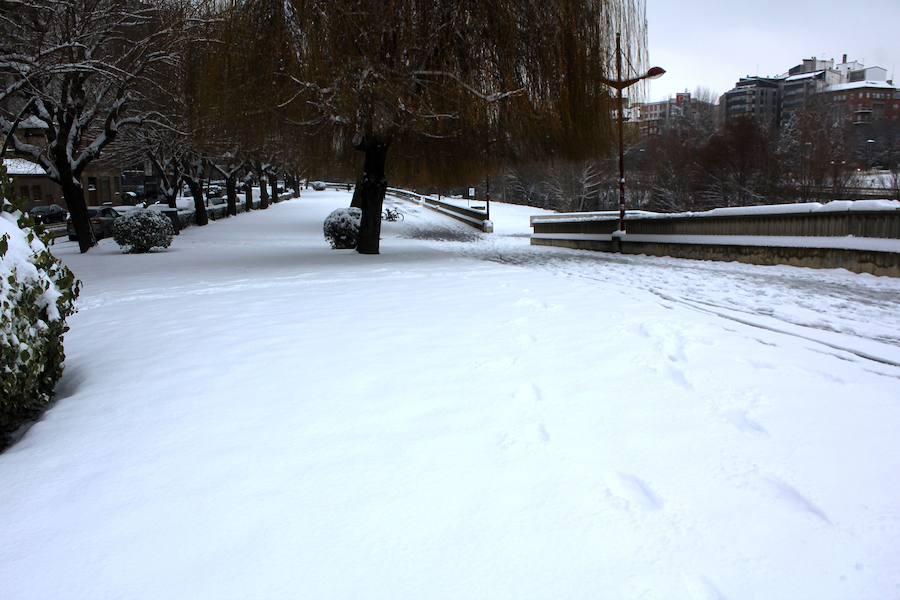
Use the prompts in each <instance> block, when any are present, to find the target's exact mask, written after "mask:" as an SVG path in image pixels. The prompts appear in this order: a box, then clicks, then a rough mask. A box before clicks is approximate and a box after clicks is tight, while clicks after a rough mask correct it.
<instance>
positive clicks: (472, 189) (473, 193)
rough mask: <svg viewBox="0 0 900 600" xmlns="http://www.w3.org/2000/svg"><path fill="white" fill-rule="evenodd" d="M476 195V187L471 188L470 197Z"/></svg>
mask: <svg viewBox="0 0 900 600" xmlns="http://www.w3.org/2000/svg"><path fill="white" fill-rule="evenodd" d="M474 197H475V188H469V198H474Z"/></svg>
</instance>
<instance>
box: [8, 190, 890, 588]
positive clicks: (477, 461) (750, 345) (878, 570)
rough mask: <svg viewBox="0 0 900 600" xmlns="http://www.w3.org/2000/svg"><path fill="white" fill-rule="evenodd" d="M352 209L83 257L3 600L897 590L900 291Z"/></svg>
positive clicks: (21, 463)
mask: <svg viewBox="0 0 900 600" xmlns="http://www.w3.org/2000/svg"><path fill="white" fill-rule="evenodd" d="M348 202H349V195H348V194H347V193H345V192H313V191H307V192H304V196H303V197H302V198H301V199H298V200H292V201H288V202H284V203H281V204H278V205H276V206H274V207H273V208H271V209H270V210H267V211H261V212H255V213H251V214H248V215H240V216H238V217H236V218H233V219H227V220H223V221H217V222H214V223H211V224H210V225H209V226H208V227H205V228H197V227H192V228H189V229H187V230H186V231H185V232H184V233H182V235H180V236H179V237H178V238H176V240H175V241H174V243H173V245H172V247H171V248H170V249H169V250H168V251H166V252H162V253H156V254H151V255H136V256H129V255H122V254H120V253H119V252H118V250H117V249H116V247H115V245H114V244H113V243H112V242H111V241H109V240H104V241H103V242H101V243H100V246H99V247H98V248H96V249H94V250H92V251H91V252H90V253H88V254H87V255H84V256H82V255H79V254H78V253H77V249H76V248H75V245H74V244H70V243H67V242H66V243H58V244H57V245H56V246H55V251H56V252H57V253H58V254H60V255H61V256H62V257H63V258H64V260H65V261H66V262H67V264H69V265H70V266H71V268H72V269H73V270H74V271H75V272H76V274H77V275H78V276H79V277H80V278H81V279H82V280H83V281H84V291H83V294H82V297H81V300H80V306H81V310H80V312H79V314H77V315H76V316H75V317H73V318H72V319H71V327H72V329H71V331H70V332H69V333H68V335H67V338H66V350H67V354H68V359H67V369H66V374H65V376H64V378H63V380H62V382H61V385H60V389H59V401H58V403H57V404H56V405H55V407H54V408H53V409H52V410H51V411H50V412H49V413H47V415H46V416H45V418H44V419H43V420H42V421H41V422H39V423H38V424H36V425H35V426H34V427H33V428H32V429H31V430H30V431H29V433H28V434H27V435H26V436H25V438H24V439H23V440H21V441H20V442H19V443H18V444H17V445H16V446H14V447H13V448H11V449H10V450H8V451H7V452H6V453H5V454H3V455H0V482H2V485H0V515H3V518H2V519H0V540H2V542H0V598H3V599H4V600H19V599H26V598H27V599H48V598H67V599H68V598H90V599H96V598H129V599H135V598H148V599H160V598H167V599H173V598H191V599H196V598H209V599H213V598H215V599H217V600H218V599H226V598H234V599H242V600H243V599H248V598H260V599H268V598H304V599H320V598H321V599H326V598H327V599H334V598H392V599H394V598H415V599H426V598H427V599H435V598H438V599H441V598H447V599H450V598H452V599H460V598H490V599H492V600H496V599H502V598H509V599H515V600H521V599H529V598H541V599H545V598H546V599H557V598H566V599H569V598H585V599H588V598H590V599H597V598H610V599H620V598H642V599H647V598H659V599H682V598H687V599H693V598H698V599H702V598H729V599H734V598H748V599H749V598H765V599H767V600H775V599H790V600H797V599H806V598H810V599H816V600H827V599H854V600H859V599H873V600H875V599H878V600H882V599H887V598H900V558H898V557H900V477H898V473H900V437H898V434H897V431H898V425H900V281H898V280H896V279H888V278H876V277H871V276H865V275H854V274H850V273H847V272H844V271H817V270H808V269H797V268H791V267H758V266H749V265H739V264H730V263H711V262H699V261H687V260H677V259H665V258H653V257H640V256H620V255H610V254H599V253H588V252H577V251H571V250H565V249H560V248H546V247H532V246H529V245H528V243H529V240H528V234H529V231H530V229H529V227H528V216H529V215H530V214H534V213H535V212H536V211H535V210H534V209H529V208H524V207H516V206H505V205H501V204H499V203H492V205H491V216H492V218H493V219H494V224H495V231H496V233H494V234H490V235H484V234H480V233H476V232H474V230H472V229H469V228H467V227H466V226H464V225H462V224H459V223H457V222H456V221H453V220H451V219H449V218H446V217H443V216H441V215H438V214H436V213H434V212H431V211H429V210H428V209H427V208H424V207H419V206H417V205H413V204H410V203H405V202H399V201H398V202H397V203H398V206H399V207H400V208H401V210H403V211H404V212H405V213H406V219H405V221H403V222H397V223H385V224H384V230H383V234H384V235H383V237H384V239H383V242H382V254H381V255H379V256H362V255H358V254H356V253H355V252H353V251H335V250H331V249H329V248H328V246H327V244H326V243H325V241H324V240H323V238H322V233H321V224H322V221H323V220H324V217H325V215H327V214H328V212H330V211H331V210H332V209H334V208H336V207H338V206H345V205H347V204H348Z"/></svg>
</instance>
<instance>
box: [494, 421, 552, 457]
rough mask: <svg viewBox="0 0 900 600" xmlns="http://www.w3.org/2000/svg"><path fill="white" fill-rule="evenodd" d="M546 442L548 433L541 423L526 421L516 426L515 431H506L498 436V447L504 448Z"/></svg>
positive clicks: (548, 436)
mask: <svg viewBox="0 0 900 600" xmlns="http://www.w3.org/2000/svg"><path fill="white" fill-rule="evenodd" d="M548 442H550V433H549V432H548V431H547V428H546V427H544V424H543V423H528V424H526V425H522V426H521V427H518V428H517V429H516V431H512V432H509V431H507V432H505V433H503V434H502V435H501V436H500V447H501V448H503V449H505V450H512V449H514V448H517V447H518V448H527V447H529V446H541V445H544V444H547V443H548Z"/></svg>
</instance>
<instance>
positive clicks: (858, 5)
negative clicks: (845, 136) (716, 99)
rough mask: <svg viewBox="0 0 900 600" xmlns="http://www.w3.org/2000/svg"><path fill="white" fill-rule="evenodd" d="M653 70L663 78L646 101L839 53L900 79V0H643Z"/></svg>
mask: <svg viewBox="0 0 900 600" xmlns="http://www.w3.org/2000/svg"><path fill="white" fill-rule="evenodd" d="M646 2H647V21H648V28H649V32H648V34H649V42H650V44H649V51H650V65H651V66H653V65H659V66H660V67H663V68H664V69H666V74H665V75H664V76H663V77H662V78H660V79H657V80H655V81H653V82H651V83H650V89H649V98H648V100H651V101H655V100H663V99H665V98H667V97H668V96H670V95H674V94H675V93H676V92H680V91H684V89H685V88H687V89H688V90H689V91H693V90H694V89H695V88H696V87H698V86H702V87H707V88H711V89H712V90H713V91H714V92H716V94H717V95H719V94H722V93H723V92H725V91H727V90H729V89H731V88H732V87H734V84H735V82H736V81H737V80H738V79H739V78H740V77H743V76H746V75H757V74H758V75H778V74H780V73H784V72H785V71H787V70H788V69H789V68H790V67H792V66H794V65H797V64H799V63H800V61H801V59H803V58H809V57H811V56H816V57H817V58H825V59H829V58H834V59H835V61H836V62H840V60H841V55H842V54H845V53H846V54H847V55H848V60H854V59H855V60H859V61H860V62H863V63H864V64H865V65H866V66H879V67H884V68H885V69H887V70H888V78H891V75H892V74H893V75H894V81H895V83H896V82H897V80H898V79H900V0H845V1H837V0H818V1H817V2H813V1H809V0H794V1H791V0H781V1H771V0H741V1H735V0H719V1H716V0H678V1H675V0H646Z"/></svg>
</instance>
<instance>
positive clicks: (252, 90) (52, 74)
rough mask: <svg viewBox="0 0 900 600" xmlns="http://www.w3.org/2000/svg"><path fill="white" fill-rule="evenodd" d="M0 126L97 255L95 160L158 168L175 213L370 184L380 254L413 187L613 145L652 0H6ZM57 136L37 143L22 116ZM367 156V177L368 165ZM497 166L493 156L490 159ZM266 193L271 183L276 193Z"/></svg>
mask: <svg viewBox="0 0 900 600" xmlns="http://www.w3.org/2000/svg"><path fill="white" fill-rule="evenodd" d="M0 7H2V13H0V27H2V29H0V133H2V134H3V135H4V136H5V137H6V139H7V141H8V143H9V145H10V146H11V147H12V148H13V149H14V150H15V151H16V152H18V153H20V154H22V155H25V156H28V157H30V158H32V159H33V160H34V161H35V162H38V163H39V164H40V165H41V166H42V167H44V169H45V170H46V171H47V173H48V175H49V176H50V178H51V179H53V180H54V181H56V182H57V183H59V185H60V186H61V187H62V189H63V193H64V196H65V200H66V203H67V204H68V207H69V211H70V213H71V215H72V219H73V223H74V225H75V228H76V231H77V232H78V235H79V239H80V243H81V249H82V251H87V250H88V249H89V248H90V247H91V246H92V245H93V244H94V240H93V237H92V234H91V229H90V224H89V222H88V219H87V211H86V207H85V201H84V191H83V189H82V188H81V174H82V173H83V172H84V169H85V168H86V167H87V166H88V165H89V164H91V163H92V162H94V161H96V160H99V159H100V157H101V154H103V156H104V159H106V160H111V159H112V160H114V161H115V162H118V163H120V164H123V163H127V162H129V161H134V162H138V161H142V160H143V159H149V160H150V161H151V162H152V164H153V165H154V168H155V169H156V170H157V172H158V173H159V175H160V179H161V181H162V190H163V193H164V195H165V196H166V198H167V199H168V200H169V202H174V195H175V193H176V190H177V189H179V188H180V186H181V185H182V183H185V184H187V186H188V187H189V188H190V189H191V190H192V192H193V195H194V198H195V204H196V208H197V212H198V215H200V216H199V218H200V220H201V224H202V222H203V215H204V214H205V212H204V209H203V202H202V191H201V186H200V181H201V180H202V179H203V178H208V177H210V175H211V174H212V173H215V174H216V177H217V178H222V179H224V180H225V182H226V188H227V193H228V202H229V208H230V209H232V212H233V211H234V209H235V207H236V202H237V188H238V187H239V185H240V184H241V183H244V182H246V180H247V179H249V178H251V177H252V178H257V179H260V180H261V181H265V179H266V178H267V177H270V176H271V175H272V174H273V173H275V172H277V171H280V172H281V173H283V174H286V175H287V176H288V177H292V178H294V179H296V178H297V176H298V175H299V174H300V173H301V172H304V171H309V170H313V169H315V170H322V169H327V171H328V172H329V174H331V175H333V176H344V177H354V178H355V179H356V180H357V181H358V185H357V194H356V195H355V197H354V203H355V204H357V205H358V206H359V207H360V208H361V209H362V224H361V230H360V237H359V245H358V250H359V251H360V252H363V253H377V252H378V250H379V246H378V239H379V231H380V215H381V205H382V202H383V198H384V192H385V188H386V185H387V181H386V169H387V164H388V163H387V159H388V156H389V155H390V156H391V173H392V177H394V178H395V179H396V180H397V181H398V183H402V184H421V183H427V184H431V185H435V184H442V183H447V182H449V181H451V180H452V181H453V182H459V181H464V180H472V179H475V178H478V177H480V175H482V174H483V173H486V172H488V171H490V170H493V169H502V168H505V167H508V166H511V165H515V164H523V163H525V162H533V161H535V160H541V159H545V158H553V159H557V160H562V159H564V160H580V159H584V158H587V157H596V156H602V155H603V154H604V153H605V152H606V151H607V149H608V147H609V142H610V131H611V128H610V123H609V119H602V118H601V119H598V118H597V115H609V114H610V112H611V111H610V108H611V101H610V97H609V94H608V92H607V91H606V90H604V89H603V88H602V86H598V85H597V84H596V82H597V81H598V80H599V79H601V78H603V77H604V76H606V74H607V71H608V69H609V66H610V64H611V60H610V59H611V44H610V41H611V39H612V38H613V34H614V32H616V31H621V32H623V33H624V34H625V37H626V39H629V40H632V41H633V46H632V47H630V48H627V49H626V50H627V52H628V57H627V60H628V62H629V63H631V64H639V62H640V59H641V57H642V54H643V48H644V39H645V36H644V18H643V11H644V7H643V3H642V1H641V0H555V1H553V2H543V3H535V2H533V1H531V0H497V1H496V2H491V3H485V2H480V1H478V0H455V1H447V0H382V1H380V2H371V1H370V0H199V1H198V0H0ZM26 118H27V119H31V120H35V119H36V120H37V121H38V122H40V123H41V124H43V125H44V126H45V129H44V131H45V132H46V140H45V141H44V143H41V144H33V143H29V142H28V141H27V140H25V139H23V138H22V137H21V136H20V135H19V134H18V131H17V127H18V124H19V123H20V122H21V121H22V120H23V119H26ZM355 155H359V156H360V158H361V159H362V160H361V162H362V167H361V168H360V167H359V166H358V165H357V161H358V160H359V159H356V158H355ZM488 159H490V160H488ZM262 189H263V190H264V189H265V185H263V186H262Z"/></svg>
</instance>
